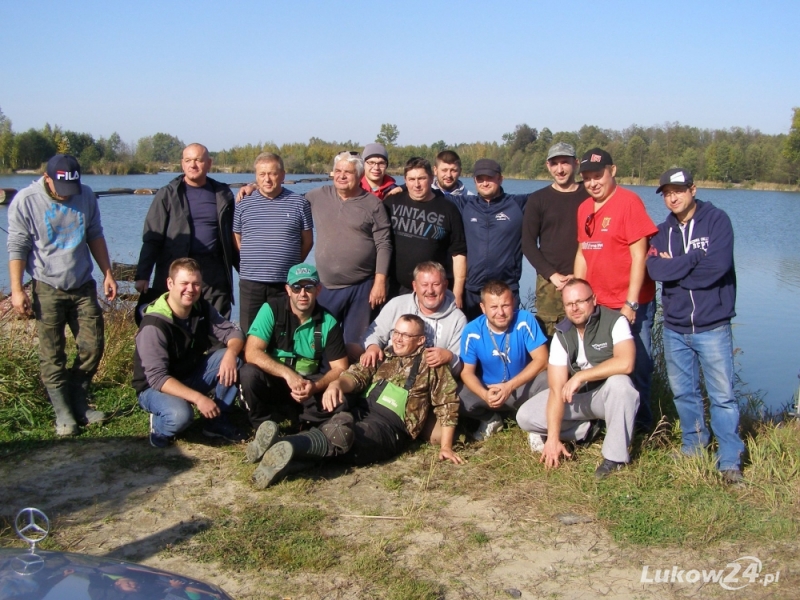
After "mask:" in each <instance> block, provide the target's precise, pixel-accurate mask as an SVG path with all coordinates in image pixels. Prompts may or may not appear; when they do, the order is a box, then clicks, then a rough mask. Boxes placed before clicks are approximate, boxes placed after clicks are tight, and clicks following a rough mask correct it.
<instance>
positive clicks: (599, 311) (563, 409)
mask: <svg viewBox="0 0 800 600" xmlns="http://www.w3.org/2000/svg"><path fill="white" fill-rule="evenodd" d="M562 299H563V301H564V309H565V311H566V314H567V318H566V319H564V320H563V321H561V322H560V323H559V324H558V325H556V333H555V337H553V342H552V344H551V345H550V359H549V363H550V364H549V366H548V367H547V373H548V383H549V386H550V389H549V390H544V391H542V392H540V393H539V394H537V395H536V396H534V397H533V398H531V399H530V400H529V401H528V402H526V403H525V404H524V405H523V407H522V408H521V409H520V410H519V412H518V413H517V423H518V424H519V426H520V428H522V429H523V430H525V431H528V432H529V441H530V445H531V450H534V451H541V452H542V458H541V462H543V463H544V465H545V467H546V468H548V469H550V468H555V467H558V465H559V461H560V459H561V456H562V455H563V456H566V457H567V458H570V457H571V456H572V455H571V454H570V453H569V452H568V451H567V449H566V447H565V446H564V444H563V443H562V441H571V442H575V441H591V439H592V438H593V436H594V432H593V426H596V422H592V421H593V420H596V419H604V420H605V422H606V437H605V440H604V441H603V449H602V453H603V462H602V463H600V466H598V467H597V470H596V471H595V472H594V474H595V477H597V478H598V479H603V478H604V477H606V476H607V475H609V474H610V473H612V472H613V471H617V470H619V469H621V468H622V467H624V466H625V465H626V464H627V463H628V462H630V454H628V445H629V444H630V442H631V437H632V435H633V421H634V418H635V416H636V409H637V407H638V406H639V392H637V391H636V389H635V388H634V387H633V383H632V382H631V379H630V377H629V375H630V373H631V372H632V371H633V363H634V360H635V358H636V346H635V345H634V341H633V335H631V328H630V325H628V319H626V318H625V317H624V316H622V315H621V314H620V312H619V311H617V310H613V309H610V308H606V307H605V306H599V305H598V304H597V298H596V297H595V295H594V292H593V291H592V288H591V286H590V285H589V284H588V283H587V282H586V281H584V280H583V279H572V280H570V281H568V282H567V283H566V284H564V289H563V291H562ZM543 435H546V436H547V442H544V441H543V440H542V436H543Z"/></svg>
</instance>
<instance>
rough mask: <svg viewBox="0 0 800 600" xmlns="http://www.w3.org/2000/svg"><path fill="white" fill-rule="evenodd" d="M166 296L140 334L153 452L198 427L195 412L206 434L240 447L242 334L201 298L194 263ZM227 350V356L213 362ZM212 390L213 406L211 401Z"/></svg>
mask: <svg viewBox="0 0 800 600" xmlns="http://www.w3.org/2000/svg"><path fill="white" fill-rule="evenodd" d="M167 289H168V290H169V291H168V292H167V293H166V294H164V295H163V296H160V297H159V298H157V299H156V300H155V301H154V302H153V303H152V304H150V305H148V306H147V307H146V308H145V309H144V316H143V317H142V322H141V324H140V325H139V332H138V333H137V334H136V351H135V353H134V356H133V389H135V390H136V393H137V395H138V397H139V405H140V406H141V407H142V408H143V409H145V410H146V411H147V412H149V413H150V445H152V446H155V447H156V448H165V447H167V446H169V445H170V444H171V443H172V442H173V441H174V440H175V434H177V433H180V432H181V431H183V430H184V429H186V428H187V427H189V425H190V424H191V423H192V419H193V418H194V411H193V410H192V405H194V406H196V407H197V410H199V411H200V414H202V415H203V416H204V417H205V418H206V419H207V420H206V423H205V425H204V427H203V434H204V435H206V436H208V437H221V438H224V439H226V440H228V441H232V442H242V441H244V440H245V436H244V435H243V434H242V433H241V432H240V431H239V430H238V429H236V428H235V427H234V426H233V425H231V424H230V423H229V422H228V419H227V416H226V414H225V413H226V412H227V411H228V410H229V409H230V407H231V405H232V404H233V401H234V399H235V398H236V394H237V391H238V390H237V387H236V380H237V378H238V368H239V359H238V358H237V356H238V355H239V353H240V352H241V351H242V348H243V347H244V336H243V335H242V332H241V331H239V329H238V328H237V327H236V326H235V325H234V324H233V323H231V322H230V321H228V320H226V319H225V318H224V317H222V315H220V314H219V312H217V309H216V308H214V307H213V306H212V305H211V304H209V303H208V301H206V300H205V299H204V298H203V297H202V289H203V277H202V275H201V273H200V265H199V264H198V263H197V261H196V260H194V259H193V258H179V259H177V260H175V261H173V262H172V264H171V265H170V267H169V277H168V278H167ZM219 342H221V343H222V344H224V345H225V346H227V348H220V349H219V350H217V351H215V352H212V353H210V354H207V351H208V350H209V349H210V348H211V347H212V346H213V345H215V344H217V343H219ZM212 389H214V399H213V400H212V399H211V398H209V397H208V396H207V395H206V394H208V392H210V391H211V390H212Z"/></svg>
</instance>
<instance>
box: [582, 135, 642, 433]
mask: <svg viewBox="0 0 800 600" xmlns="http://www.w3.org/2000/svg"><path fill="white" fill-rule="evenodd" d="M580 172H581V176H582V177H583V184H584V186H585V188H586V192H587V193H588V195H589V196H590V197H589V198H588V199H587V200H586V201H585V202H584V203H583V204H581V205H580V207H579V208H578V251H577V253H576V255H575V268H574V271H573V273H574V275H575V277H578V278H581V279H586V280H587V281H588V282H589V283H590V284H591V286H592V288H593V289H594V293H595V294H596V296H597V303H598V304H600V305H601V306H605V307H607V308H613V309H614V310H618V311H620V312H621V313H622V315H623V316H624V317H625V318H626V319H628V321H629V322H630V325H631V333H632V334H633V338H634V342H635V344H636V366H635V368H634V371H633V374H632V375H631V379H632V380H633V385H634V386H636V389H637V390H638V391H639V412H638V414H637V415H636V427H637V429H639V430H640V431H648V430H649V429H650V428H651V427H652V425H653V412H652V409H651V407H650V381H651V379H652V375H653V360H652V356H651V351H650V347H651V338H650V333H651V330H652V328H653V317H654V315H655V295H656V286H655V284H654V283H653V280H652V279H650V277H649V276H648V275H647V270H646V269H645V259H646V258H647V248H648V246H647V244H648V239H649V238H650V237H652V236H653V235H655V233H656V231H657V229H656V226H655V224H654V223H653V221H652V219H650V217H649V216H648V215H647V211H646V210H645V208H644V203H642V199H641V198H639V196H637V195H636V194H635V193H633V192H632V191H630V190H627V189H625V188H623V187H620V186H618V185H617V182H616V179H615V176H616V173H617V167H616V165H615V164H614V161H613V160H612V158H611V155H610V154H609V153H608V152H606V151H605V150H601V149H600V148H593V149H591V150H589V151H588V152H586V154H584V155H583V157H582V158H581V163H580Z"/></svg>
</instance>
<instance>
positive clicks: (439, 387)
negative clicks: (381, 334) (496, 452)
mask: <svg viewBox="0 0 800 600" xmlns="http://www.w3.org/2000/svg"><path fill="white" fill-rule="evenodd" d="M391 339H392V345H391V348H389V349H387V351H386V355H385V356H384V358H383V360H381V361H380V363H379V364H377V365H373V366H370V367H366V366H364V365H362V364H360V363H357V364H354V365H352V366H351V367H350V368H349V369H348V370H347V371H345V372H344V373H342V374H341V375H340V376H339V377H338V379H336V380H334V381H332V382H331V383H330V385H329V386H328V388H327V389H326V390H325V393H324V395H323V397H322V403H323V406H324V408H325V409H326V410H328V411H331V412H333V411H336V410H337V409H339V408H340V407H342V408H346V409H347V410H346V411H342V410H339V411H338V412H336V413H335V414H334V415H333V416H332V417H331V418H330V419H329V420H328V421H327V422H326V423H324V424H323V425H321V426H320V427H319V428H316V427H315V428H312V429H310V430H308V431H303V432H301V433H299V434H296V435H290V436H286V437H284V438H282V439H281V440H280V441H278V442H277V443H274V442H275V439H276V436H275V433H274V432H276V431H277V426H275V424H274V423H273V424H272V425H271V427H269V432H270V435H269V436H266V435H264V436H262V437H263V439H262V440H261V442H262V443H260V444H258V448H257V449H254V451H253V452H252V454H253V456H258V454H259V453H261V454H262V455H263V457H261V464H259V466H258V468H256V470H255V473H254V474H253V481H254V485H255V487H256V488H259V489H263V488H266V487H267V486H269V485H270V484H271V483H272V482H273V481H275V480H276V479H278V478H279V477H281V476H282V475H283V474H285V473H286V472H287V471H288V470H289V469H292V468H293V465H297V460H298V459H309V458H311V459H317V460H323V459H325V458H332V457H341V458H342V459H343V460H345V461H347V462H349V463H351V464H356V465H365V464H369V463H373V462H378V461H382V460H387V459H390V458H392V457H394V456H397V455H398V454H400V453H401V452H402V451H403V450H405V448H406V447H407V446H408V445H409V443H410V442H411V441H412V440H414V439H416V438H417V437H418V436H419V434H420V432H421V431H422V428H423V426H424V424H425V421H426V419H427V417H428V415H429V414H430V413H431V412H432V413H433V414H435V415H436V419H437V420H438V422H439V423H440V424H441V429H442V439H441V450H440V451H439V460H449V461H450V462H452V463H454V464H461V463H463V462H464V461H463V459H462V458H461V457H460V456H459V455H458V454H456V453H455V452H454V451H453V438H454V437H455V428H456V425H457V423H458V396H457V395H456V382H455V380H454V379H453V376H452V374H451V373H450V369H449V368H448V367H447V365H440V366H438V367H431V366H429V365H428V364H427V362H426V361H425V360H424V351H425V325H424V323H423V322H422V319H420V318H419V317H418V316H416V315H402V316H401V317H400V318H398V319H397V321H396V322H395V324H394V329H392V331H391ZM264 429H265V430H266V429H267V425H266V424H265V426H264ZM253 445H255V444H251V446H253ZM256 450H257V451H256ZM292 461H295V462H294V463H293V462H292ZM298 466H299V465H298Z"/></svg>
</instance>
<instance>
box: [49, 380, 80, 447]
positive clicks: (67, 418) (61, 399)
mask: <svg viewBox="0 0 800 600" xmlns="http://www.w3.org/2000/svg"><path fill="white" fill-rule="evenodd" d="M67 389H68V388H67V386H62V387H57V388H48V389H47V395H48V396H49V397H50V404H52V405H53V411H55V413H56V435H57V436H60V437H62V436H68V435H78V423H77V422H76V421H75V417H74V416H73V414H72V409H71V408H70V402H69V396H68V394H67Z"/></svg>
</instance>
